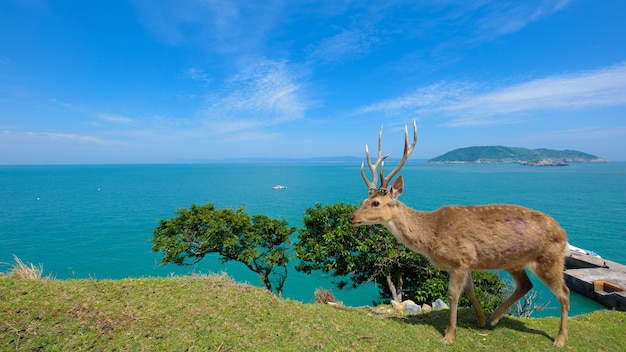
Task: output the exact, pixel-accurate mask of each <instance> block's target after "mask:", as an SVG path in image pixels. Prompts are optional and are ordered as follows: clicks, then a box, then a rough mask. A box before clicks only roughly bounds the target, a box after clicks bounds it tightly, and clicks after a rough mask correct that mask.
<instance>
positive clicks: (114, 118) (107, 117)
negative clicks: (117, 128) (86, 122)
mask: <svg viewBox="0 0 626 352" xmlns="http://www.w3.org/2000/svg"><path fill="white" fill-rule="evenodd" d="M97 117H98V118H99V119H100V120H103V121H106V122H111V123H116V124H123V125H128V124H131V123H132V122H133V119H131V118H129V117H126V116H121V115H115V114H108V113H99V114H98V115H97Z"/></svg>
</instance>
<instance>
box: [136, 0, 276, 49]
mask: <svg viewBox="0 0 626 352" xmlns="http://www.w3.org/2000/svg"><path fill="white" fill-rule="evenodd" d="M134 4H135V7H136V8H137V10H138V12H139V14H140V16H141V18H142V21H143V23H144V24H145V26H146V27H147V28H148V29H149V30H150V31H151V32H152V33H154V34H155V35H156V37H157V38H158V39H159V40H161V41H162V42H165V43H167V44H170V45H187V44H191V45H200V46H201V47H203V48H204V49H205V50H207V51H211V52H222V53H229V52H238V53H245V52H249V51H251V50H252V49H253V48H256V47H258V46H259V45H262V44H263V38H265V35H266V34H267V32H268V31H269V30H270V29H272V28H273V26H274V25H275V22H276V19H277V18H278V17H279V14H280V13H281V11H282V9H283V2H282V1H280V0H270V1H254V0H251V1H212V0H209V1H206V0H191V1H167V0H156V1H155V0H135V1H134Z"/></svg>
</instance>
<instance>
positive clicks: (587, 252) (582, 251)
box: [567, 243, 602, 258]
mask: <svg viewBox="0 0 626 352" xmlns="http://www.w3.org/2000/svg"><path fill="white" fill-rule="evenodd" d="M567 245H568V246H569V251H570V252H571V253H578V254H584V255H588V256H591V257H595V258H602V257H600V255H599V254H598V253H596V252H594V251H590V250H587V249H584V248H580V247H576V246H572V245H571V244H569V243H568V244H567Z"/></svg>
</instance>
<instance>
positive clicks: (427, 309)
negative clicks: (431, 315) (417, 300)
mask: <svg viewBox="0 0 626 352" xmlns="http://www.w3.org/2000/svg"><path fill="white" fill-rule="evenodd" d="M432 310H433V307H431V306H429V305H428V304H426V303H424V304H422V311H423V312H424V313H428V312H430V311H432Z"/></svg>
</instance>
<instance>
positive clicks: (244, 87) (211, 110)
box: [206, 60, 309, 128]
mask: <svg viewBox="0 0 626 352" xmlns="http://www.w3.org/2000/svg"><path fill="white" fill-rule="evenodd" d="M300 79H301V77H300V74H299V73H297V72H295V71H294V70H292V69H290V68H289V67H288V65H287V63H286V62H284V61H269V60H258V61H255V62H254V63H252V64H250V65H248V66H246V67H244V68H243V69H242V70H241V71H239V72H238V73H237V74H235V75H233V76H232V77H230V78H229V79H228V80H227V81H226V82H225V84H224V87H223V88H222V89H221V90H219V91H217V92H215V93H212V94H210V95H209V97H208V108H207V109H206V115H207V116H208V117H209V118H211V119H216V118H217V119H220V120H223V119H231V120H232V119H235V120H247V123H246V124H241V123H239V122H234V123H233V122H232V121H231V122H230V124H231V125H232V126H240V127H241V128H244V125H247V126H249V125H250V121H255V123H253V125H270V124H276V123H282V122H287V121H291V120H297V119H300V118H302V117H303V116H304V114H305V111H306V109H307V108H308V106H309V103H308V102H307V101H306V99H305V98H304V92H303V90H304V87H303V84H302V83H301V82H300Z"/></svg>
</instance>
